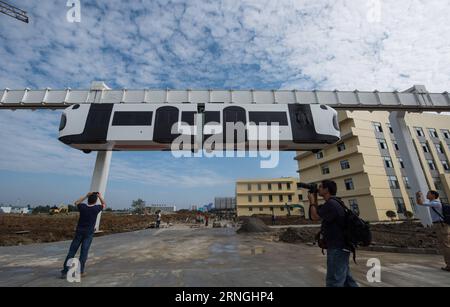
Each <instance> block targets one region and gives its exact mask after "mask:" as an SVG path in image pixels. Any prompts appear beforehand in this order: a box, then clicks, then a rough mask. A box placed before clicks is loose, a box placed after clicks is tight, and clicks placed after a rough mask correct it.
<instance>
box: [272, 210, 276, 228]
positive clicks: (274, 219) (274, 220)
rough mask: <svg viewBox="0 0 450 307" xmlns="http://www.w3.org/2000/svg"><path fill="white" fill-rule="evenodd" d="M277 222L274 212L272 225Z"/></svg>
mask: <svg viewBox="0 0 450 307" xmlns="http://www.w3.org/2000/svg"><path fill="white" fill-rule="evenodd" d="M275 222H276V217H275V213H272V225H275Z"/></svg>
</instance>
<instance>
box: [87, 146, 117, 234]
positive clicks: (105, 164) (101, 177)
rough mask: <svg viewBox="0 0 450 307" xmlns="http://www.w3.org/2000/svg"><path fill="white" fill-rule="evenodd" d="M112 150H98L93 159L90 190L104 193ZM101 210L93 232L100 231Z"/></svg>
mask: <svg viewBox="0 0 450 307" xmlns="http://www.w3.org/2000/svg"><path fill="white" fill-rule="evenodd" d="M111 158H112V151H99V152H98V153H97V159H96V161H95V167H94V173H93V174H92V181H91V192H100V193H101V194H102V195H105V192H106V184H107V183H108V175H109V167H110V165H111ZM101 217H102V214H101V212H100V213H99V214H98V216H97V221H96V223H95V232H99V231H100V220H101Z"/></svg>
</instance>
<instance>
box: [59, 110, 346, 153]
mask: <svg viewBox="0 0 450 307" xmlns="http://www.w3.org/2000/svg"><path fill="white" fill-rule="evenodd" d="M199 116H201V117H199ZM199 118H201V123H202V124H201V127H200V132H199V129H198V128H199V127H197V125H196V123H197V122H200V120H199ZM230 125H235V126H236V127H244V128H243V129H244V130H245V131H244V133H243V134H242V133H241V135H243V136H242V137H239V136H238V137H236V133H234V131H230V129H229V127H230ZM261 127H267V128H271V129H272V130H271V132H269V133H267V135H265V136H263V137H262V136H261V135H260V134H255V133H253V131H255V129H258V128H261ZM274 130H275V131H276V133H273V131H274ZM199 133H201V134H202V136H203V137H202V140H201V142H198V139H197V138H196V136H197V135H198V134H199ZM233 134H234V135H233ZM237 134H239V133H237ZM180 138H183V139H184V140H186V139H187V140H188V141H187V142H183V143H181V145H180V146H177V147H173V143H174V142H175V141H177V139H180ZM210 138H214V139H215V140H216V141H217V140H222V142H215V147H214V148H212V149H213V150H218V149H225V148H226V149H227V150H228V149H230V148H231V149H234V150H242V149H244V150H253V149H255V148H253V147H252V146H251V144H255V143H258V142H260V141H264V142H268V143H269V147H268V149H270V150H280V151H319V150H321V149H323V148H324V147H326V146H328V145H330V144H334V143H337V142H338V141H339V140H340V130H339V123H338V117H337V112H336V110H334V109H332V108H330V107H328V106H325V105H318V104H248V105H233V104H223V103H206V104H194V103H186V104H145V103H142V104H123V103H117V104H113V103H93V104H75V105H72V106H70V107H68V108H67V109H65V110H64V112H63V114H62V116H61V122H60V127H59V140H60V141H61V142H63V143H64V144H67V145H69V146H71V147H73V148H76V149H79V150H82V151H83V152H85V153H90V152H92V151H105V150H112V151H144V150H145V151H156V150H166V151H169V150H199V149H203V144H205V143H207V142H208V140H209V139H210ZM189 140H190V141H189ZM218 143H219V144H218ZM270 143H274V144H276V146H270ZM238 145H243V146H238ZM199 147H201V148H199Z"/></svg>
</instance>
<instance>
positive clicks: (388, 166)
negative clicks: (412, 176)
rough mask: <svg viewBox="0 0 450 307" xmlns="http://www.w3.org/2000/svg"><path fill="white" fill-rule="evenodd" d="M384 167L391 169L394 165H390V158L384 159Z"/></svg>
mask: <svg viewBox="0 0 450 307" xmlns="http://www.w3.org/2000/svg"><path fill="white" fill-rule="evenodd" d="M384 166H386V167H387V168H393V167H394V165H393V164H392V159H391V157H384Z"/></svg>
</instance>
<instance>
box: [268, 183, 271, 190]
mask: <svg viewBox="0 0 450 307" xmlns="http://www.w3.org/2000/svg"><path fill="white" fill-rule="evenodd" d="M267 188H268V189H269V191H272V184H271V183H269V184H268V185H267Z"/></svg>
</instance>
